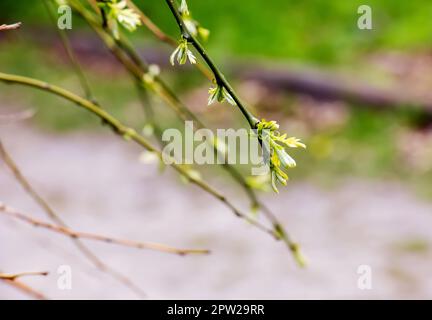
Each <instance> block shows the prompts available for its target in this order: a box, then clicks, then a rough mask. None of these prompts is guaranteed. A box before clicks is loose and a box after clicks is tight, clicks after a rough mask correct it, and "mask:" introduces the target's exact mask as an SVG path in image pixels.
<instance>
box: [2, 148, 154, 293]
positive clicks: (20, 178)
mask: <svg viewBox="0 0 432 320" xmlns="http://www.w3.org/2000/svg"><path fill="white" fill-rule="evenodd" d="M0 157H1V158H2V159H3V162H4V163H5V164H6V166H7V167H8V168H9V169H10V170H11V172H12V174H13V175H14V177H15V180H16V181H17V182H18V183H19V184H20V185H21V187H22V188H23V189H24V191H25V192H26V193H27V194H28V195H29V196H30V197H31V198H32V199H33V200H34V201H35V202H36V203H37V204H38V205H39V206H40V207H41V208H42V210H43V211H44V212H45V213H46V214H47V216H48V217H49V218H50V219H51V221H53V222H54V223H56V224H57V225H59V226H61V227H65V228H67V227H68V226H67V225H66V223H65V222H64V221H63V220H62V219H61V218H60V215H59V214H58V213H56V212H55V211H54V209H53V208H52V207H51V206H50V205H49V204H48V202H47V201H46V200H45V199H44V198H43V197H42V196H41V195H40V194H39V193H38V192H37V191H36V189H35V188H34V187H33V186H32V185H31V184H30V182H29V181H28V179H27V178H26V177H25V176H24V174H23V173H22V172H21V170H19V168H18V165H17V164H16V163H15V161H14V160H13V159H12V157H11V156H10V154H9V153H8V152H7V150H6V148H5V147H4V145H3V143H2V141H1V140H0ZM72 240H73V242H74V244H75V246H76V247H77V248H78V250H79V251H81V253H82V254H83V255H84V256H85V257H86V258H87V259H88V260H89V261H90V262H91V263H92V264H93V265H94V266H95V267H96V268H98V269H99V270H101V271H102V272H105V273H107V274H109V275H111V276H112V277H113V278H114V279H117V280H118V281H120V282H121V283H122V284H123V285H125V286H126V287H128V288H129V289H130V290H132V291H133V292H134V293H135V294H136V295H137V296H138V297H140V298H145V297H146V296H147V295H146V293H145V292H144V291H143V290H142V289H141V288H140V287H139V286H138V285H137V284H135V283H134V281H132V280H131V279H129V278H128V277H126V276H125V275H123V274H121V273H120V272H118V271H117V270H114V269H113V268H111V267H110V266H108V265H107V264H105V263H104V262H103V261H102V260H101V259H100V258H98V257H97V256H96V255H95V254H94V253H93V252H92V251H91V250H90V249H89V248H88V247H87V246H86V245H84V244H83V243H82V242H81V241H80V240H79V239H72Z"/></svg>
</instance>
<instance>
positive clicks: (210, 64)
mask: <svg viewBox="0 0 432 320" xmlns="http://www.w3.org/2000/svg"><path fill="white" fill-rule="evenodd" d="M165 1H166V3H167V4H168V6H169V8H170V10H171V12H172V14H173V15H174V18H175V20H176V22H177V24H178V26H179V28H180V32H181V34H182V37H183V38H184V39H186V40H187V41H188V42H189V43H191V44H192V45H193V46H194V48H195V49H196V50H197V51H198V53H199V54H200V55H201V57H202V58H203V59H204V61H205V62H206V63H207V65H208V67H209V68H210V69H211V71H212V72H213V74H214V76H215V80H216V82H217V83H218V84H219V85H220V86H223V87H224V88H225V89H226V90H227V91H228V93H229V94H230V95H231V97H232V98H233V99H234V101H235V102H236V104H237V107H238V108H239V109H240V111H241V113H242V114H243V115H244V116H245V118H246V120H247V121H248V123H249V125H250V127H251V128H252V129H256V125H257V123H258V122H259V120H258V119H257V118H256V117H255V116H254V115H253V114H252V113H251V112H250V111H249V110H248V109H247V108H246V106H245V105H244V104H243V102H242V101H241V100H240V98H239V96H238V95H237V93H236V92H235V91H234V89H233V88H232V86H231V85H230V83H229V82H228V81H227V80H226V78H225V76H224V75H223V74H222V72H221V71H220V70H219V68H218V67H217V66H216V64H215V62H214V61H213V59H212V58H211V57H210V56H209V55H208V54H207V52H206V51H205V49H204V47H203V46H202V45H201V43H200V42H199V41H198V40H197V39H196V37H195V36H194V35H192V34H191V33H190V32H189V30H188V29H187V27H186V25H185V23H184V21H183V18H182V17H181V15H180V13H179V12H178V11H177V8H176V5H175V2H174V1H175V0H165Z"/></svg>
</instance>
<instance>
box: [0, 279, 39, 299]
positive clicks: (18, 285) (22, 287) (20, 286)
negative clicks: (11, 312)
mask: <svg viewBox="0 0 432 320" xmlns="http://www.w3.org/2000/svg"><path fill="white" fill-rule="evenodd" d="M0 281H3V282H4V283H6V284H7V285H9V286H11V287H14V288H15V289H17V290H19V291H21V292H22V293H24V294H26V295H28V296H29V297H31V298H33V299H38V300H46V299H47V298H46V297H45V295H44V294H43V293H41V292H39V291H37V290H35V289H33V288H32V287H30V286H28V285H26V284H25V283H23V282H21V281H18V280H9V279H1V278H0Z"/></svg>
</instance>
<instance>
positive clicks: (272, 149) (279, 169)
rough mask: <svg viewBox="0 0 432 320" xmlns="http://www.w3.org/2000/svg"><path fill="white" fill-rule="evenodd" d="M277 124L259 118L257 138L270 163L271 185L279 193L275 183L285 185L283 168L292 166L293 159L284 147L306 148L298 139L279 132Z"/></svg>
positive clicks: (286, 178) (294, 164) (294, 163)
mask: <svg viewBox="0 0 432 320" xmlns="http://www.w3.org/2000/svg"><path fill="white" fill-rule="evenodd" d="M278 130H279V124H278V123H277V122H276V121H266V120H265V119H263V120H261V121H260V122H259V123H258V124H257V134H258V138H259V139H260V140H261V142H262V147H263V151H264V156H265V157H266V159H265V160H266V161H267V162H268V163H269V165H270V171H271V185H272V188H273V190H274V191H275V192H276V193H279V190H278V187H277V183H280V184H282V185H284V186H285V185H286V184H287V181H288V179H289V178H288V175H287V174H286V172H285V171H284V170H286V169H289V168H294V167H295V166H296V165H297V164H296V162H295V160H294V159H293V158H292V157H291V156H290V155H289V154H288V153H287V152H286V150H285V149H286V148H306V145H305V144H304V143H301V142H300V139H298V138H295V137H287V134H282V135H281V134H280V132H279V131H278Z"/></svg>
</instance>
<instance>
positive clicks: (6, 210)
mask: <svg viewBox="0 0 432 320" xmlns="http://www.w3.org/2000/svg"><path fill="white" fill-rule="evenodd" d="M0 213H2V214H4V215H7V216H9V217H12V218H15V219H18V220H21V221H24V222H26V223H28V224H31V225H33V226H35V227H40V228H44V229H47V230H50V231H52V232H55V233H59V234H62V235H64V236H68V237H71V238H72V239H87V240H94V241H100V242H105V243H108V244H116V245H119V246H124V247H130V248H136V249H146V250H153V251H160V252H165V253H171V254H178V255H181V256H184V255H189V254H208V253H209V251H208V250H200V249H178V248H174V247H170V246H166V245H163V244H159V243H154V242H138V241H132V240H124V239H116V238H111V237H107V236H102V235H98V234H94V233H87V232H78V231H74V230H72V229H69V228H65V227H60V226H56V225H53V224H50V223H46V222H43V221H40V220H37V219H34V218H32V217H29V216H27V215H25V214H22V213H20V212H19V211H17V210H16V209H14V208H11V207H9V206H6V205H5V204H4V203H2V202H0Z"/></svg>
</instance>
